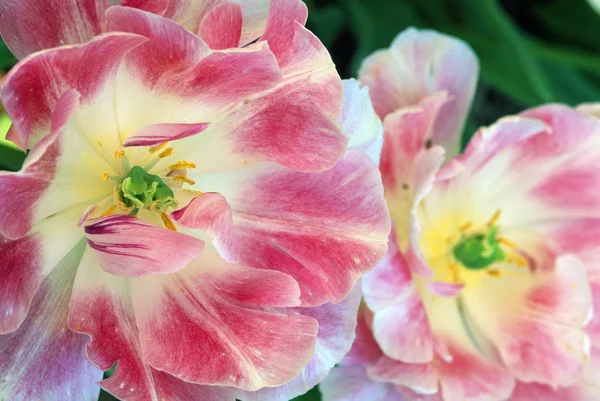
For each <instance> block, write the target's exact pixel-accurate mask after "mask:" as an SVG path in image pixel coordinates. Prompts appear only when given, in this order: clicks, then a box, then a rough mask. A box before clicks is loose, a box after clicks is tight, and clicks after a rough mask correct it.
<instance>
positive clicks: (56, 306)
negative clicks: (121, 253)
mask: <svg viewBox="0 0 600 401" xmlns="http://www.w3.org/2000/svg"><path fill="white" fill-rule="evenodd" d="M80 248H81V247H80ZM80 256H81V250H74V251H72V252H71V254H69V255H68V256H67V257H65V259H63V261H62V262H61V263H59V265H58V266H57V268H56V269H55V270H54V271H53V272H52V273H51V274H50V275H49V276H48V277H47V278H46V280H45V281H44V282H43V283H42V285H41V286H40V288H39V290H38V292H37V294H36V296H35V298H34V299H33V302H32V304H31V310H30V312H29V315H28V316H27V318H26V319H25V321H24V322H23V324H22V325H21V326H20V327H19V329H18V330H17V331H14V332H12V333H10V334H6V335H2V336H0V355H1V356H0V375H1V377H3V378H6V377H10V380H8V381H5V382H4V383H3V384H2V396H3V397H5V399H7V400H95V399H97V397H98V392H99V388H98V386H97V385H96V382H97V381H99V380H101V379H102V371H101V370H99V369H97V368H96V367H94V366H93V365H92V364H90V363H89V362H88V361H87V360H86V359H85V355H84V353H83V348H84V346H85V342H86V337H85V336H82V335H80V334H76V333H73V332H72V331H70V330H68V329H67V313H68V308H69V301H70V298H71V288H72V283H73V279H74V276H75V272H76V269H77V263H78V262H79V258H80Z"/></svg>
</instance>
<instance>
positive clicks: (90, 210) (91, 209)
mask: <svg viewBox="0 0 600 401" xmlns="http://www.w3.org/2000/svg"><path fill="white" fill-rule="evenodd" d="M96 208H97V205H90V206H88V207H86V208H85V210H84V211H83V213H82V214H81V217H80V218H79V221H78V222H77V227H81V226H82V225H83V223H85V221H86V220H87V219H88V217H90V214H92V213H94V212H95V211H96Z"/></svg>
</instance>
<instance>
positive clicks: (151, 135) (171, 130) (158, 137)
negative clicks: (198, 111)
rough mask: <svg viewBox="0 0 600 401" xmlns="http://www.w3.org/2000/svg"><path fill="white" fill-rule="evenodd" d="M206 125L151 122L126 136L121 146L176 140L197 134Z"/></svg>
mask: <svg viewBox="0 0 600 401" xmlns="http://www.w3.org/2000/svg"><path fill="white" fill-rule="evenodd" d="M207 127H208V124H206V123H199V124H153V125H148V126H146V127H143V128H142V129H140V130H138V131H137V132H136V133H134V134H133V135H131V136H130V137H128V138H127V139H126V140H125V142H123V146H154V145H159V144H161V143H163V142H168V141H176V140H178V139H183V138H187V137H189V136H192V135H198V134H200V133H201V132H202V131H204V130H205V129H206V128H207Z"/></svg>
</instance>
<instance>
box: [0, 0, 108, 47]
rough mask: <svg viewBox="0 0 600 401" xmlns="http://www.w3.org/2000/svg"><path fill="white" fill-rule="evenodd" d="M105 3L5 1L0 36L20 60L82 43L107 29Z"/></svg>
mask: <svg viewBox="0 0 600 401" xmlns="http://www.w3.org/2000/svg"><path fill="white" fill-rule="evenodd" d="M106 8H107V2H106V1H97V0H64V1H61V3H60V6H59V5H58V4H56V5H52V6H49V4H48V2H47V1H45V0H29V1H21V0H3V1H2V2H1V3H0V35H2V38H3V39H4V41H5V42H6V44H7V45H8V47H9V48H10V49H11V50H12V52H13V54H15V56H17V57H18V58H23V57H25V56H27V55H29V54H31V53H34V52H37V51H40V50H45V49H50V48H52V47H57V46H61V45H68V44H80V43H84V42H87V41H88V40H90V39H92V38H93V37H94V36H96V35H99V34H100V33H102V32H103V31H104V29H105V25H106V22H105V20H104V11H105V10H106Z"/></svg>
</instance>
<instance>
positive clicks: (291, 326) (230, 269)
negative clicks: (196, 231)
mask: <svg viewBox="0 0 600 401" xmlns="http://www.w3.org/2000/svg"><path fill="white" fill-rule="evenodd" d="M236 277H237V279H236ZM261 284H262V286H261ZM265 286H272V289H271V290H269V287H266V288H265ZM298 295H299V293H298V287H297V284H296V283H295V282H294V280H293V279H292V278H291V277H290V276H288V275H285V274H282V273H278V272H270V271H262V270H256V269H251V268H247V267H243V266H240V265H230V264H228V263H227V262H225V261H224V260H223V259H221V258H220V257H219V256H218V254H217V252H216V250H215V249H212V247H210V246H209V245H208V244H207V247H206V249H205V250H204V252H203V253H202V255H201V256H200V258H198V259H197V260H196V261H194V262H193V263H192V264H191V265H190V266H189V267H188V268H187V269H184V270H181V271H179V272H177V273H175V274H171V275H165V276H147V277H144V278H142V279H136V280H135V281H133V282H132V300H133V309H134V313H135V316H136V321H137V325H138V327H139V330H140V338H141V343H142V344H141V349H142V358H143V360H144V361H145V362H146V363H148V364H150V365H151V366H152V367H154V368H156V369H159V370H163V371H165V372H167V373H170V374H173V375H175V376H177V377H179V378H180V379H183V380H185V381H189V382H194V383H198V384H209V385H219V386H234V387H237V388H240V389H244V390H249V391H254V390H257V389H260V388H262V387H265V386H277V385H281V384H284V383H286V382H288V381H290V380H291V379H293V378H294V377H296V376H297V375H298V374H299V373H300V372H301V370H302V368H303V367H304V366H305V365H306V364H307V363H308V361H309V360H310V358H311V357H312V355H313V352H314V347H315V341H316V337H317V326H318V324H317V321H316V320H315V319H313V318H310V317H307V316H302V315H298V314H289V315H286V314H284V313H280V312H278V311H277V310H274V309H273V308H272V307H279V306H288V305H290V304H292V303H297V302H298ZM267 305H269V306H268V307H267ZM261 306H265V307H264V308H263V307H261ZM189 344H195V345H194V347H190V346H189ZM198 361H201V362H202V363H199V362H198Z"/></svg>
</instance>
